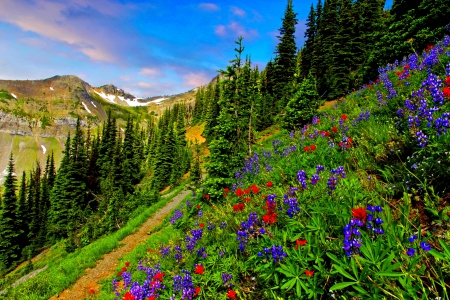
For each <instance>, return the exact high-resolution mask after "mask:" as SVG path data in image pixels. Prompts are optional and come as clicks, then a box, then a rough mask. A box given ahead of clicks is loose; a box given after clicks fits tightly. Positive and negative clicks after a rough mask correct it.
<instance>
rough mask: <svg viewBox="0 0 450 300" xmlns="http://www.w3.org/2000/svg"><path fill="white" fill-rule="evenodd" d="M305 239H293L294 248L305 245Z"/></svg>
mask: <svg viewBox="0 0 450 300" xmlns="http://www.w3.org/2000/svg"><path fill="white" fill-rule="evenodd" d="M306 242H307V241H306V240H298V239H297V240H296V241H295V249H298V246H305V245H306Z"/></svg>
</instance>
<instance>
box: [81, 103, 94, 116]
mask: <svg viewBox="0 0 450 300" xmlns="http://www.w3.org/2000/svg"><path fill="white" fill-rule="evenodd" d="M81 104H83V106H84V109H85V110H87V112H88V113H90V114H91V115H92V112H91V111H90V110H89V108H88V107H87V106H86V104H85V103H84V102H81Z"/></svg>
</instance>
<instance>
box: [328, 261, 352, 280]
mask: <svg viewBox="0 0 450 300" xmlns="http://www.w3.org/2000/svg"><path fill="white" fill-rule="evenodd" d="M333 266H334V267H335V268H336V270H337V271H338V272H339V273H341V274H342V275H343V276H345V277H347V278H348V279H351V280H354V281H356V278H355V277H353V276H352V275H350V274H349V273H348V272H347V271H345V270H344V268H342V267H341V266H338V265H333Z"/></svg>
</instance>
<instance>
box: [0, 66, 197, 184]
mask: <svg viewBox="0 0 450 300" xmlns="http://www.w3.org/2000/svg"><path fill="white" fill-rule="evenodd" d="M194 97H195V91H189V92H186V93H182V94H178V95H172V96H157V97H151V98H145V99H136V97H134V96H133V95H131V94H129V93H126V92H125V91H124V90H122V89H119V88H117V87H115V86H114V85H111V84H108V85H103V86H100V87H92V86H91V85H90V84H88V83H87V82H85V81H83V80H81V79H80V78H78V77H76V76H73V75H64V76H54V77H51V78H47V79H43V80H0V153H2V154H3V155H1V156H0V182H1V181H2V180H3V177H4V175H5V172H6V166H7V162H8V155H9V154H10V153H12V154H13V155H14V157H16V158H17V165H16V171H17V173H18V174H21V173H22V171H29V170H31V168H32V167H33V165H34V164H35V162H36V161H39V162H40V163H41V164H43V163H44V162H45V157H46V156H47V155H48V154H49V153H52V152H53V153H54V154H55V162H56V166H57V167H59V163H60V160H61V157H62V150H63V147H64V141H65V139H66V137H67V134H68V132H69V131H70V132H73V131H74V128H75V124H76V120H77V118H78V117H80V118H81V126H82V128H84V129H85V130H87V127H88V124H89V125H90V126H91V128H92V130H93V131H94V132H95V130H96V128H97V127H98V126H100V125H101V124H102V123H103V121H105V120H106V115H107V113H106V112H107V111H108V110H112V112H113V115H114V116H115V117H117V118H118V122H119V125H120V126H124V124H125V121H126V118H127V116H128V115H132V116H134V118H135V119H137V120H140V124H141V126H144V127H145V126H147V123H148V120H149V119H150V118H151V117H152V116H159V115H161V114H162V112H163V111H164V110H165V109H167V108H170V107H172V106H173V105H174V104H175V103H186V105H189V103H191V102H193V100H194Z"/></svg>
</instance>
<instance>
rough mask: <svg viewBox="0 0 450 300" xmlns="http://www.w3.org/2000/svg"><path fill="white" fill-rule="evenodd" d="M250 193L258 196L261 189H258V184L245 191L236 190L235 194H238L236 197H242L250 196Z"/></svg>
mask: <svg viewBox="0 0 450 300" xmlns="http://www.w3.org/2000/svg"><path fill="white" fill-rule="evenodd" d="M225 190H228V188H225ZM225 190H224V191H225ZM250 191H251V192H252V193H253V194H257V193H258V192H259V187H257V186H256V184H252V186H251V187H249V188H247V189H245V190H243V189H241V188H238V189H237V190H236V192H235V194H236V196H238V197H240V196H242V195H248V194H249V193H250Z"/></svg>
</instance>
